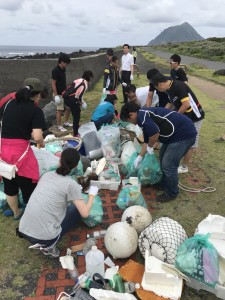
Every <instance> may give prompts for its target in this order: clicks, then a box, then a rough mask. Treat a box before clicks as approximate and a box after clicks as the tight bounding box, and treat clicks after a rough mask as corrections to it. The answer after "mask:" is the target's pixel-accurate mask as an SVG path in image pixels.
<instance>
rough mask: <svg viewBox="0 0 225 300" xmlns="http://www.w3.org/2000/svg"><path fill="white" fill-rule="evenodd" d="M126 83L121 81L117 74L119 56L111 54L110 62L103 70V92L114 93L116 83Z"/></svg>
mask: <svg viewBox="0 0 225 300" xmlns="http://www.w3.org/2000/svg"><path fill="white" fill-rule="evenodd" d="M119 83H121V84H122V85H123V86H124V85H125V86H126V85H127V84H126V83H124V82H123V81H122V79H121V78H120V75H119V58H118V57H117V56H115V55H114V56H113V57H112V59H111V62H110V63H109V64H108V65H107V66H106V68H105V70H104V81H103V94H105V95H107V94H116V89H117V86H118V84H119Z"/></svg>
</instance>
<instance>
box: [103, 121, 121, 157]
mask: <svg viewBox="0 0 225 300" xmlns="http://www.w3.org/2000/svg"><path fill="white" fill-rule="evenodd" d="M99 136H100V140H101V148H102V152H103V154H104V156H105V158H113V157H119V156H120V152H121V144H120V130H119V127H115V126H110V125H108V126H103V127H102V128H101V129H100V130H99Z"/></svg>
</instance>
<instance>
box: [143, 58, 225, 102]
mask: <svg viewBox="0 0 225 300" xmlns="http://www.w3.org/2000/svg"><path fill="white" fill-rule="evenodd" d="M137 64H138V66H139V70H140V73H141V74H146V73H147V71H148V70H149V69H152V68H155V67H156V66H155V63H152V62H149V61H147V60H146V59H145V58H144V57H143V56H142V55H141V54H140V53H138V58H137ZM158 69H159V71H160V72H161V73H169V72H170V69H169V68H168V69H166V68H165V69H162V68H158ZM188 82H189V84H190V85H193V86H195V87H196V88H198V89H199V90H200V91H201V92H202V93H204V94H207V95H208V96H209V97H211V98H215V99H218V100H224V101H225V87H224V86H221V85H219V84H216V83H214V82H211V81H207V80H204V79H201V78H198V77H195V76H190V75H188Z"/></svg>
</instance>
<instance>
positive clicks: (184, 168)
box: [178, 165, 188, 174]
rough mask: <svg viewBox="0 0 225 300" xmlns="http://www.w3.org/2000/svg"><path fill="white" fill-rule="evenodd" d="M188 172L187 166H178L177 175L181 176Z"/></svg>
mask: <svg viewBox="0 0 225 300" xmlns="http://www.w3.org/2000/svg"><path fill="white" fill-rule="evenodd" d="M187 172H188V167H187V166H182V165H181V166H179V168H178V174H182V173H187Z"/></svg>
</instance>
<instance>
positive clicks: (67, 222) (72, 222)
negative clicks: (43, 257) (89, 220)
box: [19, 204, 80, 248]
mask: <svg viewBox="0 0 225 300" xmlns="http://www.w3.org/2000/svg"><path fill="white" fill-rule="evenodd" d="M79 221H80V213H79V211H78V210H77V208H76V206H75V205H74V204H71V205H69V206H68V207H67V211H66V216H65V218H64V219H63V221H62V223H61V227H62V231H61V233H60V234H59V235H58V236H57V237H55V238H54V239H51V240H40V239H35V238H33V237H31V236H27V235H26V234H23V233H22V232H19V236H20V235H21V237H23V238H25V239H27V240H28V241H29V242H30V243H31V244H33V245H35V244H41V245H42V248H48V247H51V246H53V245H54V244H55V243H56V242H58V240H59V239H60V238H61V237H62V236H63V235H64V234H65V233H66V232H67V231H69V230H70V229H71V228H73V227H75V226H76V225H77V224H78V223H79Z"/></svg>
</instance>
